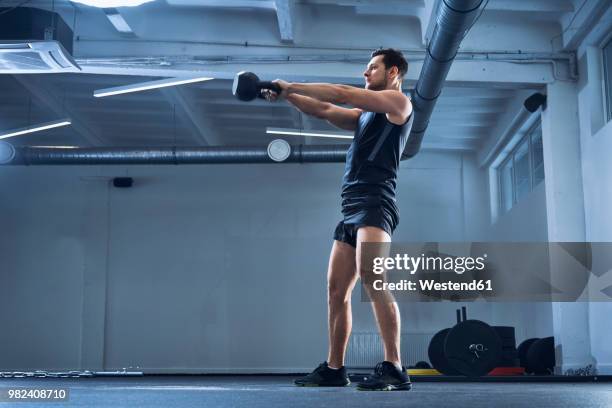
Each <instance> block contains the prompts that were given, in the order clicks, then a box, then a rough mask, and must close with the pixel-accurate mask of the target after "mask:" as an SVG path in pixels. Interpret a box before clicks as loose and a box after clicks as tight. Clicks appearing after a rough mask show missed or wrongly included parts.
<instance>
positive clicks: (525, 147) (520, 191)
mask: <svg viewBox="0 0 612 408" xmlns="http://www.w3.org/2000/svg"><path fill="white" fill-rule="evenodd" d="M514 174H515V177H514V179H515V180H514V181H515V187H516V201H518V200H520V199H521V198H522V197H523V196H524V195H525V194H527V193H529V192H530V191H531V174H530V171H529V140H528V138H527V139H524V140H523V141H522V142H521V144H519V146H518V148H517V149H516V152H515V153H514Z"/></svg>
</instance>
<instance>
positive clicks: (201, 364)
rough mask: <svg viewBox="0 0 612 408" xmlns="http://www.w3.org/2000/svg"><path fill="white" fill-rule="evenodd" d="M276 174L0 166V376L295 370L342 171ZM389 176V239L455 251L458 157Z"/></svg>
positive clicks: (322, 338) (321, 325)
mask: <svg viewBox="0 0 612 408" xmlns="http://www.w3.org/2000/svg"><path fill="white" fill-rule="evenodd" d="M281 166H282V167H281ZM281 166H274V165H242V166H231V165H224V166H178V167H172V166H171V167H130V168H119V167H1V168H0V185H1V186H2V188H1V189H0V216H1V217H2V225H3V227H4V230H5V233H4V234H2V235H0V259H2V264H1V268H2V269H1V274H0V279H1V282H0V291H2V293H1V297H0V321H1V322H3V325H4V327H5V328H8V330H3V336H2V339H1V340H0V347H1V348H2V350H3V353H2V354H1V355H0V368H1V369H34V368H53V369H69V368H79V367H81V368H90V369H101V368H105V369H120V368H123V367H129V366H133V367H136V366H140V367H142V368H144V369H147V370H151V371H156V372H163V371H170V372H176V371H181V370H187V371H189V370H194V371H199V370H206V371H223V370H232V371H249V370H256V371H286V370H292V369H296V370H304V369H308V368H311V366H312V365H313V364H314V362H316V361H319V360H320V359H322V358H324V356H325V352H326V348H327V339H326V335H325V331H326V294H325V287H326V283H325V274H326V267H327V257H328V254H329V250H330V246H331V242H332V233H333V229H334V227H335V224H336V223H337V222H338V220H339V219H340V216H341V214H340V207H339V184H340V179H341V176H342V171H343V168H342V165H340V164H314V165H313V164H311V165H281ZM402 166H407V167H408V168H404V169H402V171H401V179H400V187H399V189H398V190H399V192H398V195H399V197H398V200H399V203H400V208H401V213H402V220H401V222H400V226H399V228H398V230H397V235H396V240H402V239H403V240H419V239H423V240H424V239H438V240H442V239H445V238H447V239H449V240H462V239H464V238H465V235H464V229H463V225H464V224H465V220H464V219H463V211H464V209H463V205H462V201H461V196H462V191H461V186H462V183H461V174H462V173H461V157H460V156H458V155H454V154H436V153H431V154H426V153H424V154H423V155H422V156H420V157H419V159H418V160H414V161H412V162H410V163H409V164H407V165H404V164H403V165H402ZM125 175H130V176H132V177H134V179H135V184H134V187H133V188H131V189H116V188H114V187H112V186H111V185H110V184H109V181H108V180H109V177H113V176H125ZM357 303H358V299H357ZM440 307H442V306H441V305H440ZM406 308H407V309H409V310H412V311H413V313H412V314H410V313H407V315H406V317H405V319H406V320H405V321H406V322H410V323H409V324H407V325H406V330H412V331H431V330H432V329H433V327H429V326H428V325H431V326H436V324H433V323H432V322H431V320H430V319H429V318H425V316H421V315H419V309H418V308H409V307H406ZM427 308H428V309H429V310H431V307H430V306H428V307H427ZM453 308H454V306H453V307H450V308H449V310H451V312H448V313H446V312H445V315H446V316H450V317H451V318H452V316H453V314H452V309H453ZM360 309H362V310H361V311H360ZM442 309H444V307H442ZM414 315H418V316H420V318H419V319H416V318H415V317H414ZM355 326H356V328H358V329H362V330H366V331H375V326H374V324H373V320H372V318H371V312H370V311H369V305H368V304H362V305H358V306H357V307H356V319H355ZM296 350H300V352H299V353H296Z"/></svg>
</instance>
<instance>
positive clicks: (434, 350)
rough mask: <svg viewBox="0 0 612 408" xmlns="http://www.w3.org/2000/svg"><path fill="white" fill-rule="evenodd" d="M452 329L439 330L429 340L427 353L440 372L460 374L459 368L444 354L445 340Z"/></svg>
mask: <svg viewBox="0 0 612 408" xmlns="http://www.w3.org/2000/svg"><path fill="white" fill-rule="evenodd" d="M449 331H450V329H444V330H440V331H439V332H437V333H436V334H435V335H434V336H433V337H432V338H431V341H430V342H429V348H428V349H427V354H428V356H429V362H430V363H431V365H432V366H433V368H435V369H436V370H438V371H439V372H441V373H442V374H444V375H460V373H459V372H457V370H455V369H453V367H451V365H450V364H448V360H447V359H446V356H445V355H444V340H446V335H447V334H448V332H449Z"/></svg>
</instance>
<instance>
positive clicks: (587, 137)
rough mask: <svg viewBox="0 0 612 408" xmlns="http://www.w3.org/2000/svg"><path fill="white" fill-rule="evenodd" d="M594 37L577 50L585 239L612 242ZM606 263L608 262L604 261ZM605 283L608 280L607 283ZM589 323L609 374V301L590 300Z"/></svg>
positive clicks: (597, 284) (601, 281) (606, 128)
mask: <svg viewBox="0 0 612 408" xmlns="http://www.w3.org/2000/svg"><path fill="white" fill-rule="evenodd" d="M597 40H598V39H597V38H594V39H592V40H591V41H585V44H583V46H582V47H581V50H580V53H579V59H580V65H579V67H580V73H581V78H580V82H579V83H578V106H579V118H580V142H581V157H582V177H583V186H584V187H583V188H584V207H585V208H584V210H585V211H584V216H585V226H586V240H587V241H591V242H611V241H612V218H611V217H610V202H611V201H612V183H611V182H610V181H611V180H612V164H611V163H610V159H609V153H610V152H612V122H606V118H605V112H604V109H603V106H604V105H603V96H604V95H603V92H602V87H601V84H602V75H603V73H602V69H601V67H602V65H601V51H600V49H599V47H597V43H598V41H597ZM607 265H609V263H607ZM606 273H607V275H610V271H604V270H602V271H599V272H598V274H599V276H597V279H595V276H594V277H593V278H594V279H592V285H591V287H590V290H592V291H597V290H601V289H603V288H604V287H606V286H607V285H609V281H610V279H609V278H606V276H607V275H606ZM606 282H608V283H606ZM587 306H588V315H589V320H588V325H589V330H590V333H591V336H590V349H591V353H592V358H593V363H595V364H596V365H597V368H598V370H599V372H600V373H602V374H604V373H605V374H612V350H611V349H610V347H609V345H608V344H607V342H606V341H605V339H606V338H609V337H610V335H611V334H612V322H610V313H612V304H611V303H608V302H598V303H590V304H588V305H587Z"/></svg>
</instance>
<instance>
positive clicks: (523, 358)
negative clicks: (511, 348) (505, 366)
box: [516, 337, 539, 374]
mask: <svg viewBox="0 0 612 408" xmlns="http://www.w3.org/2000/svg"><path fill="white" fill-rule="evenodd" d="M536 340H539V338H537V337H534V338H531V339H527V340H525V341H523V342H522V343H521V344H519V346H518V347H517V349H516V350H517V351H518V357H519V360H520V362H521V363H520V364H521V367H524V368H525V370H526V369H527V351H529V347H531V345H532V344H533V343H535V342H536ZM525 372H526V373H527V374H531V373H530V372H529V371H525Z"/></svg>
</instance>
